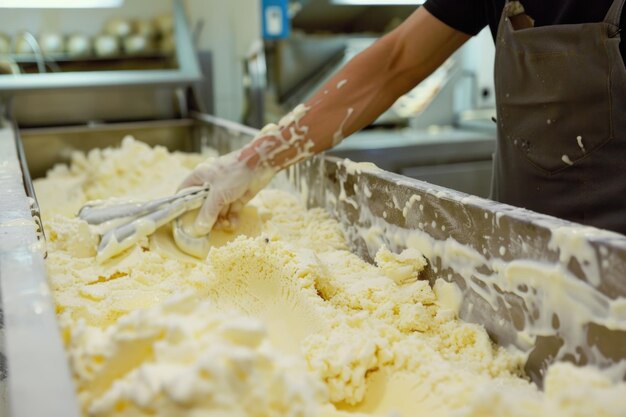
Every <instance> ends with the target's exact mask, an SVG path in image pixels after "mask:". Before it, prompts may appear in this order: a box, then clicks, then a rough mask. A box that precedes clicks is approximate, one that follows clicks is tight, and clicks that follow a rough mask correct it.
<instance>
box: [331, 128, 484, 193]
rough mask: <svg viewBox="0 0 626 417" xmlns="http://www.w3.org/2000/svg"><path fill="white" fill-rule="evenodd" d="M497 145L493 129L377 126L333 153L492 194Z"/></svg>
mask: <svg viewBox="0 0 626 417" xmlns="http://www.w3.org/2000/svg"><path fill="white" fill-rule="evenodd" d="M495 146H496V140H495V134H494V133H493V132H489V131H486V132H481V131H472V130H469V129H464V130H462V129H455V128H452V127H443V128H433V129H429V130H417V129H413V128H404V129H397V130H384V129H373V130H365V131H362V132H359V133H356V134H354V135H352V136H351V137H349V138H348V139H346V140H345V141H344V142H343V143H341V144H340V145H339V146H338V147H336V148H335V149H333V150H332V151H331V152H330V154H331V155H335V156H338V157H341V158H348V159H351V160H353V161H357V162H366V161H367V162H373V163H375V164H376V165H378V166H379V167H381V168H382V169H384V170H387V171H391V172H395V173H398V174H402V175H406V176H408V177H411V178H415V179H418V180H422V181H426V182H429V183H432V184H435V185H440V186H442V187H447V188H451V189H454V190H457V191H462V192H465V193H468V194H473V195H476V196H479V197H488V196H489V191H490V183H491V166H492V162H491V161H492V155H493V153H494V151H495Z"/></svg>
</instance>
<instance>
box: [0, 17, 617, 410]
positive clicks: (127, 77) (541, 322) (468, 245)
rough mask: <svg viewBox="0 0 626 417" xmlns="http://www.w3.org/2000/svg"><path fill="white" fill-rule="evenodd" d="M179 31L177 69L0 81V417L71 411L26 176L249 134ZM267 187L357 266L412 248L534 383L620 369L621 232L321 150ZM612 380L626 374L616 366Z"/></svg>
mask: <svg viewBox="0 0 626 417" xmlns="http://www.w3.org/2000/svg"><path fill="white" fill-rule="evenodd" d="M175 12H176V14H175V16H176V22H177V24H178V25H179V27H181V28H184V26H185V25H184V16H183V15H182V12H181V10H179V9H175ZM179 35H180V38H179V40H180V47H179V49H180V51H179V54H182V55H179V57H180V58H179V60H180V62H181V68H179V69H178V70H172V71H169V72H167V71H166V72H161V71H156V72H151V73H148V74H145V73H122V74H120V73H116V74H100V77H98V76H96V75H94V74H74V76H70V75H69V74H48V75H46V76H45V77H44V78H37V77H36V76H33V77H32V78H21V79H17V80H6V79H0V91H1V95H2V99H3V103H4V104H5V106H6V107H5V109H4V110H5V113H4V118H3V119H2V126H1V127H0V193H1V194H0V195H2V198H0V293H1V297H2V303H1V306H2V311H3V316H2V315H0V317H3V320H2V321H3V328H4V329H3V332H2V337H1V338H0V339H1V341H0V346H3V352H4V353H3V357H5V358H6V363H5V365H6V368H4V369H5V371H4V372H0V379H1V380H2V381H0V386H2V388H1V389H2V390H3V391H0V393H3V394H4V398H3V399H4V400H5V401H2V405H3V407H4V410H0V415H3V413H4V415H7V416H11V417H31V416H39V415H46V416H50V417H53V416H54V417H56V416H59V417H71V416H78V415H79V413H78V406H77V401H76V398H75V393H74V386H73V382H72V379H71V376H70V375H71V373H70V369H69V366H68V362H67V360H66V357H65V352H64V349H63V346H62V340H61V335H60V334H59V331H58V325H57V321H56V313H55V308H54V303H53V300H52V297H51V291H50V288H49V286H48V284H47V281H46V270H45V254H46V253H45V239H46V237H45V235H44V233H43V228H42V225H41V219H40V216H39V211H38V207H37V202H36V198H37V196H36V194H35V192H34V189H33V187H32V180H33V179H34V178H38V177H42V176H44V175H45V174H46V172H47V170H49V169H50V168H52V167H53V166H54V165H55V164H57V163H67V162H68V161H69V158H70V156H71V154H72V152H74V151H88V150H90V149H93V148H104V147H108V146H115V145H117V144H119V143H120V142H121V140H122V138H123V137H124V136H126V135H132V136H134V137H135V138H136V139H137V140H140V141H144V142H146V143H148V144H151V145H162V146H165V147H167V148H168V149H170V150H183V151H199V150H201V149H202V148H203V147H207V146H208V147H211V148H214V149H216V150H217V151H218V152H219V153H222V154H223V153H226V152H229V151H231V150H233V149H237V148H239V147H241V146H242V145H243V144H245V143H247V142H248V141H250V140H251V139H252V138H253V137H255V136H256V135H257V134H258V131H257V130H255V129H251V128H248V127H245V126H241V125H238V124H236V123H233V122H229V121H225V120H221V119H218V118H215V117H213V116H211V115H208V114H206V113H203V112H202V110H203V109H202V105H201V100H199V99H198V98H197V97H196V95H195V94H194V85H195V83H196V82H197V81H198V80H199V78H200V77H199V71H198V68H197V64H196V63H195V59H194V57H193V51H191V49H190V46H185V45H190V43H188V40H189V39H188V35H189V34H188V32H187V31H186V30H182V31H181V32H180V33H179ZM55 76H58V77H55ZM86 103H92V104H91V105H87V104H86ZM32 108H37V109H39V110H41V111H38V112H31V111H29V109H32ZM273 186H275V187H280V188H284V189H287V190H289V191H291V192H294V193H297V194H299V195H300V196H301V197H302V199H303V201H304V202H305V203H306V204H307V205H308V206H310V207H322V208H324V209H326V210H327V211H328V212H329V213H330V214H331V215H333V216H334V217H335V218H337V219H338V220H339V221H340V222H341V224H342V226H343V227H344V230H345V233H346V236H347V237H348V239H349V241H350V244H351V247H352V249H353V250H354V251H355V252H356V253H357V254H359V255H360V256H361V257H363V258H364V259H367V260H371V259H372V258H373V256H374V254H375V253H376V251H377V250H378V248H379V247H380V246H382V245H385V246H387V247H388V248H390V249H391V250H393V251H396V252H397V251H400V250H402V249H403V248H405V247H413V248H416V249H419V250H420V251H421V252H422V253H423V254H424V255H425V256H426V258H427V259H428V263H429V264H428V267H427V269H426V271H425V272H424V274H423V276H422V278H423V279H427V280H429V281H431V283H432V282H434V280H435V279H437V278H443V279H445V280H447V281H449V282H453V283H455V284H456V285H457V286H458V288H459V289H460V290H461V292H462V294H463V298H462V301H461V305H460V317H461V318H462V319H464V320H467V321H469V322H473V323H478V324H481V325H483V326H485V328H486V329H487V331H488V332H489V334H490V336H491V337H492V339H493V340H494V341H495V342H496V343H498V344H500V345H502V346H515V347H517V348H518V349H520V350H522V351H523V352H526V353H527V355H528V356H527V361H526V372H527V374H528V375H529V376H530V377H531V378H532V379H533V380H534V381H535V382H537V383H538V384H541V381H542V375H543V371H544V370H545V368H546V366H547V365H548V364H549V363H551V362H553V361H555V360H559V361H560V360H566V361H571V362H574V363H577V364H581V365H583V364H594V365H597V366H598V367H600V368H605V369H609V368H611V367H613V366H614V365H619V364H620V363H621V364H623V363H624V360H625V359H626V309H625V308H624V305H625V299H626V279H625V278H626V237H624V236H621V235H618V234H614V233H610V232H606V231H601V230H596V229H592V228H586V227H583V226H580V225H576V224H572V223H569V222H566V221H563V220H559V219H555V218H552V217H549V216H544V215H541V214H537V213H533V212H529V211H526V210H523V209H519V208H515V207H511V206H507V205H504V204H500V203H496V202H493V201H490V200H486V199H482V198H478V197H475V196H472V195H467V194H463V193H460V192H457V191H453V190H451V189H448V188H444V187H439V186H435V185H432V184H428V183H425V182H422V181H418V180H414V179H411V178H408V177H405V176H401V175H397V174H392V173H390V172H387V171H385V170H382V169H379V168H375V167H372V166H370V165H364V164H356V163H352V162H350V161H346V160H344V159H340V158H336V157H331V156H319V157H316V158H314V159H312V160H309V161H306V162H303V163H301V164H300V165H298V166H295V167H293V168H291V169H289V170H288V171H287V172H285V173H284V174H283V175H281V176H279V178H277V180H276V181H275V183H274V184H273ZM0 365H2V362H0ZM611 372H612V373H613V374H614V375H615V376H616V378H623V377H624V375H625V374H624V369H623V367H620V366H614V367H613V370H612V371H611Z"/></svg>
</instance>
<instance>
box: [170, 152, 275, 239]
mask: <svg viewBox="0 0 626 417" xmlns="http://www.w3.org/2000/svg"><path fill="white" fill-rule="evenodd" d="M274 174H275V170H273V169H270V168H268V167H266V166H260V167H259V168H256V169H252V168H250V167H248V165H247V164H246V162H245V161H242V160H240V152H239V151H237V152H232V153H229V154H227V155H223V156H220V157H219V158H217V159H213V160H209V161H206V162H203V163H201V164H200V165H198V166H197V167H196V168H195V169H194V170H193V172H192V173H191V174H189V175H188V176H187V178H185V180H184V181H183V182H182V184H181V185H180V187H179V189H182V188H187V187H192V186H209V187H210V190H209V194H208V196H207V198H206V201H205V202H204V204H203V205H202V208H201V209H200V211H199V212H198V216H197V217H196V220H195V222H194V225H193V229H192V230H186V231H187V233H189V234H191V235H192V236H196V237H200V236H204V235H207V234H209V232H210V231H211V229H212V228H213V226H214V225H215V223H216V222H217V221H218V219H220V218H221V219H225V220H227V221H228V223H229V224H231V225H234V224H236V222H237V220H238V215H239V212H240V211H241V209H242V208H243V207H244V206H245V205H246V204H247V203H248V202H249V201H250V200H251V199H252V198H253V197H254V196H255V195H256V194H257V193H258V192H259V191H260V190H262V189H263V188H264V187H265V186H267V184H269V182H270V181H271V180H272V178H273V176H274Z"/></svg>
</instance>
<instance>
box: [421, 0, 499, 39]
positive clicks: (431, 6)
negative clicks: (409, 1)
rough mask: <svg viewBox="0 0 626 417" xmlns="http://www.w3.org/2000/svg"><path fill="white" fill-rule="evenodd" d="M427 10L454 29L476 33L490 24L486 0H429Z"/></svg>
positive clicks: (425, 4) (426, 5)
mask: <svg viewBox="0 0 626 417" xmlns="http://www.w3.org/2000/svg"><path fill="white" fill-rule="evenodd" d="M424 7H425V8H426V10H428V11H429V12H430V14H432V15H433V16H435V17H436V18H437V19H439V20H441V21H442V22H443V23H445V24H446V25H448V26H450V27H451V28H453V29H456V30H459V31H461V32H463V33H466V34H468V35H472V36H473V35H476V34H477V33H478V32H480V31H481V30H482V29H483V28H484V27H485V26H487V24H488V19H487V11H486V7H485V1H484V0H427V1H426V3H424Z"/></svg>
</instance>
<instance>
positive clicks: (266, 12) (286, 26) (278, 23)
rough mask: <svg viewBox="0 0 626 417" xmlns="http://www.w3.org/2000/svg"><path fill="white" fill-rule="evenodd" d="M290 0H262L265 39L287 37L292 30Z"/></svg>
mask: <svg viewBox="0 0 626 417" xmlns="http://www.w3.org/2000/svg"><path fill="white" fill-rule="evenodd" d="M288 5H289V1H288V0H261V9H262V10H261V12H262V13H261V16H262V24H263V39H285V38H287V37H289V33H290V31H291V28H290V22H289V13H288Z"/></svg>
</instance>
